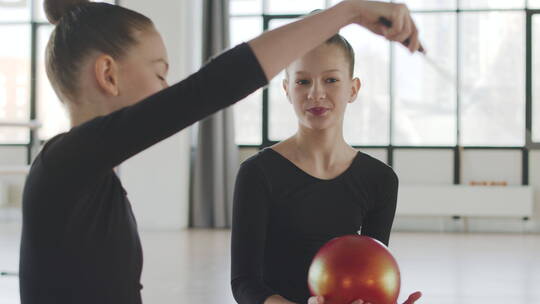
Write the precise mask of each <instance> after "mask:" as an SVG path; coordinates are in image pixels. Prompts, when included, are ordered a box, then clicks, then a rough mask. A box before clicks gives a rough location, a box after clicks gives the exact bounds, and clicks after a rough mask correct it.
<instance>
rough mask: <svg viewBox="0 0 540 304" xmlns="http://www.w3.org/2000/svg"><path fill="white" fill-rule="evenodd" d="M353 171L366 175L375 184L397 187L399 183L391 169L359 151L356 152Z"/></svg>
mask: <svg viewBox="0 0 540 304" xmlns="http://www.w3.org/2000/svg"><path fill="white" fill-rule="evenodd" d="M355 171H357V172H361V173H362V174H367V175H368V176H370V177H371V178H372V179H373V180H375V181H376V182H377V183H382V184H384V185H396V186H397V184H398V183H399V178H398V176H397V174H396V172H395V171H394V169H393V168H392V167H390V166H389V165H387V164H385V163H384V162H382V161H380V160H378V159H376V158H375V157H373V156H370V155H368V154H366V153H363V152H360V151H358V155H357V157H356V161H355Z"/></svg>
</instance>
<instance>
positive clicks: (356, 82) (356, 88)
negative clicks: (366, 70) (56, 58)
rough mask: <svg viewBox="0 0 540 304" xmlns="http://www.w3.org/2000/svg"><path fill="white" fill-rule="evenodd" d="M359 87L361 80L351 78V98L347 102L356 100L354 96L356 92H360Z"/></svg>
mask: <svg viewBox="0 0 540 304" xmlns="http://www.w3.org/2000/svg"><path fill="white" fill-rule="evenodd" d="M361 87H362V82H360V79H359V78H354V79H353V80H352V87H351V98H350V100H349V103H353V102H354V101H355V100H356V97H357V96H358V92H360V88H361Z"/></svg>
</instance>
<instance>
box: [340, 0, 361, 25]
mask: <svg viewBox="0 0 540 304" xmlns="http://www.w3.org/2000/svg"><path fill="white" fill-rule="evenodd" d="M364 4H365V1H363V0H345V1H341V2H339V3H338V4H336V9H341V10H342V11H343V13H344V14H345V16H346V20H347V22H348V24H351V23H355V21H356V20H357V19H358V16H359V15H360V14H361V13H362V12H363V10H364V9H363V7H364Z"/></svg>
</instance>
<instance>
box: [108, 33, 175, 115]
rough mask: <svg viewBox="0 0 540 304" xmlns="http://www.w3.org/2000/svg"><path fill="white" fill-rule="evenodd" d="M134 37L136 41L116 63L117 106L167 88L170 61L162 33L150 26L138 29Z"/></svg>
mask: <svg viewBox="0 0 540 304" xmlns="http://www.w3.org/2000/svg"><path fill="white" fill-rule="evenodd" d="M137 39H138V41H139V43H138V44H137V45H135V46H133V47H132V48H131V49H130V50H129V51H128V53H127V56H126V57H124V58H122V60H121V61H120V62H119V68H118V74H119V75H118V76H119V77H118V87H119V95H118V100H117V101H115V105H114V106H115V108H116V109H120V108H123V107H126V106H129V105H133V104H135V103H137V102H139V101H141V100H143V99H144V98H146V97H148V96H150V95H153V94H155V93H157V92H159V91H161V90H162V89H164V88H166V87H168V84H167V81H166V77H167V73H168V70H169V63H168V57H167V50H166V49H165V44H164V43H163V40H162V38H161V35H160V34H159V33H158V32H157V31H156V30H155V29H149V30H146V31H143V32H139V33H138V34H137Z"/></svg>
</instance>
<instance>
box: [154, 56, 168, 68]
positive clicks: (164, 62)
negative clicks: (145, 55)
mask: <svg viewBox="0 0 540 304" xmlns="http://www.w3.org/2000/svg"><path fill="white" fill-rule="evenodd" d="M152 63H163V64H165V69H166V70H167V71H168V70H169V63H168V62H167V61H166V60H165V59H163V58H160V59H156V60H153V61H152Z"/></svg>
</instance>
